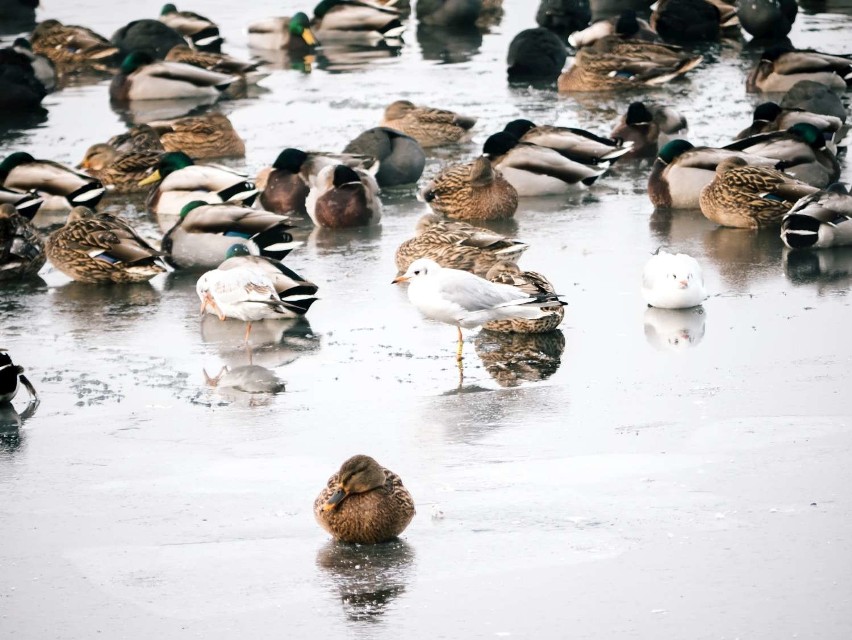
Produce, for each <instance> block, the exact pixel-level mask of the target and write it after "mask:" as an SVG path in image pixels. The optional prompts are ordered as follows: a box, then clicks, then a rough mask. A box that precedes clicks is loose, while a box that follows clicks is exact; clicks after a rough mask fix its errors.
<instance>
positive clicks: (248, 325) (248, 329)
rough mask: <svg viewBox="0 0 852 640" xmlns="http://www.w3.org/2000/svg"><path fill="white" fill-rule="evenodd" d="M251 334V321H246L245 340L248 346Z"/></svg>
mask: <svg viewBox="0 0 852 640" xmlns="http://www.w3.org/2000/svg"><path fill="white" fill-rule="evenodd" d="M250 334H251V322H248V323H246V337H245V340H243V342H244V343H245V344H246V346H248V339H249V335H250Z"/></svg>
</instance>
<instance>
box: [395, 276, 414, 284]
mask: <svg viewBox="0 0 852 640" xmlns="http://www.w3.org/2000/svg"><path fill="white" fill-rule="evenodd" d="M410 279H411V278H410V277H409V276H397V277H396V278H394V279H393V280H391V284H399V283H401V282H408V281H409V280H410Z"/></svg>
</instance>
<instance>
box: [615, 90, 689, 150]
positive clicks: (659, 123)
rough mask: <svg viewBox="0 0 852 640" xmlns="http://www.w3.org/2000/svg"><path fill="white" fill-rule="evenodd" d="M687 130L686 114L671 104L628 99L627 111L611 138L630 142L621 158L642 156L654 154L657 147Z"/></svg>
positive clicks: (682, 135) (680, 135) (685, 132)
mask: <svg viewBox="0 0 852 640" xmlns="http://www.w3.org/2000/svg"><path fill="white" fill-rule="evenodd" d="M687 133H688V125H687V122H686V118H684V117H683V116H682V115H680V114H679V113H678V112H677V111H675V110H674V109H672V108H671V107H666V106H663V105H657V104H653V103H650V102H632V103H630V106H628V107H627V113H626V114H625V115H623V116H622V117H621V121H620V122H619V123H618V124H617V125H616V127H615V128H614V129H613V130H612V133H611V134H610V137H611V138H613V139H615V140H624V141H625V144H624V146H626V143H627V142H632V143H633V146H632V147H631V149H630V150H629V151H628V152H627V153H626V154H624V158H625V159H627V158H646V157H650V156H655V155H657V150H658V148H659V147H661V146H663V145H665V144H667V143H668V142H670V141H671V140H673V139H674V138H683V137H685V136H686V134H687Z"/></svg>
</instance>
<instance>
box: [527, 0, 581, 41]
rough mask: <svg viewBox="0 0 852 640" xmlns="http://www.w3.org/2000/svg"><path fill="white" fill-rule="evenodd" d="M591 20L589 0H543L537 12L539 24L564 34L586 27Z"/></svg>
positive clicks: (536, 18) (536, 19)
mask: <svg viewBox="0 0 852 640" xmlns="http://www.w3.org/2000/svg"><path fill="white" fill-rule="evenodd" d="M591 20H592V11H591V9H590V7H589V2H588V0H541V2H540V3H539V5H538V10H537V11H536V13H535V21H536V24H538V26H540V27H543V28H545V29H547V30H548V31H553V32H554V33H557V34H560V35H563V36H567V35H570V34H572V33H575V32H577V31H581V30H583V29H585V28H586V27H587V26H589V23H590V22H591ZM572 46H573V45H572Z"/></svg>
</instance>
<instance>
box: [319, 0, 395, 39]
mask: <svg viewBox="0 0 852 640" xmlns="http://www.w3.org/2000/svg"><path fill="white" fill-rule="evenodd" d="M400 16H401V14H400V12H399V11H397V10H396V9H394V8H393V7H389V6H387V5H382V4H378V3H374V2H370V1H369V0H322V1H321V2H320V3H319V4H318V5H317V6H316V7H314V19H313V21H312V24H313V27H314V30H315V32H316V35H317V38H319V40H320V42H325V43H328V42H335V41H338V42H346V43H359V42H364V43H369V44H377V43H379V42H382V41H384V40H393V39H398V38H399V37H400V36H401V35H402V33H403V31H405V26H404V25H403V24H402V22H400Z"/></svg>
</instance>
